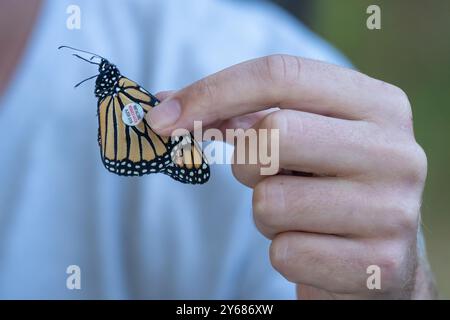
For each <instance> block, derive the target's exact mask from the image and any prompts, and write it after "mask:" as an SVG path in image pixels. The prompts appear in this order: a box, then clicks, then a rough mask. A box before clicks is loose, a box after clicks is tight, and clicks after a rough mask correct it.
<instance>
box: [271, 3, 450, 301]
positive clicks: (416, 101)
mask: <svg viewBox="0 0 450 320" xmlns="http://www.w3.org/2000/svg"><path fill="white" fill-rule="evenodd" d="M275 2H277V3H278V4H280V5H281V6H283V7H285V8H286V9H287V10H289V11H290V12H291V13H292V14H294V15H296V16H298V17H299V18H300V19H301V20H302V21H303V22H305V23H306V24H307V25H309V27H311V28H312V29H313V30H314V31H315V32H317V33H318V34H320V35H321V36H323V37H324V38H325V39H327V40H328V41H330V42H331V43H332V44H334V45H335V46H336V47H337V48H338V49H340V50H341V51H342V52H343V53H344V54H345V55H346V56H347V57H348V58H349V59H350V60H351V61H352V63H353V64H354V65H355V66H356V68H358V69H359V70H360V71H362V72H364V73H366V74H368V75H370V76H372V77H375V78H378V79H382V80H384V81H387V82H390V83H393V84H395V85H397V86H399V87H401V88H402V89H403V90H405V91H406V92H407V93H408V95H409V98H410V100H411V104H412V106H413V112H414V125H415V132H416V139H417V141H418V142H419V144H421V145H422V147H423V148H424V149H425V151H426V153H427V156H428V179H427V185H426V188H425V193H424V202H423V205H422V220H423V222H422V223H423V228H424V232H425V237H426V240H427V248H428V255H429V258H430V260H431V265H432V268H433V271H434V272H435V275H436V280H437V283H438V287H439V290H440V294H441V296H442V297H443V298H450V205H449V204H450V143H449V137H450V1H449V0H428V1H425V0H383V1H376V0H339V1H337V0H314V1H313V0H309V1H308V0H304V1H295V0H284V1H283V0H279V1H275ZM371 4H376V5H379V6H380V8H381V27H382V29H381V30H368V29H367V27H366V20H367V17H368V16H369V15H368V14H366V9H367V7H368V6H369V5H371Z"/></svg>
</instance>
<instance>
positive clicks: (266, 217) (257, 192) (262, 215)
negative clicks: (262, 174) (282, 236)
mask: <svg viewBox="0 0 450 320" xmlns="http://www.w3.org/2000/svg"><path fill="white" fill-rule="evenodd" d="M252 204H253V216H254V219H255V222H256V223H257V224H258V225H262V226H263V227H270V226H272V225H274V224H275V223H276V221H277V219H276V214H275V210H274V208H272V205H271V202H270V199H269V192H268V186H267V182H266V181H265V180H263V181H261V182H260V183H258V184H257V185H256V187H255V188H254V190H253V198H252Z"/></svg>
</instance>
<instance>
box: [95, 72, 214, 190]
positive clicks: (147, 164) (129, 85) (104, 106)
mask: <svg viewBox="0 0 450 320" xmlns="http://www.w3.org/2000/svg"><path fill="white" fill-rule="evenodd" d="M130 103H138V104H139V105H140V106H141V107H142V109H143V110H144V112H148V111H149V110H150V109H151V108H153V107H154V106H155V105H157V104H158V103H159V101H158V99H157V98H156V97H154V96H153V95H151V94H150V93H149V92H148V91H146V90H145V89H143V88H142V87H141V86H139V85H138V84H136V83H135V82H134V81H132V80H130V79H128V78H126V77H121V78H120V79H119V85H118V89H117V90H116V93H115V94H114V95H108V96H106V97H104V98H102V99H100V100H99V103H98V121H99V133H98V135H99V138H98V140H99V146H100V153H101V157H102V161H103V164H104V165H105V167H106V168H107V169H108V170H109V171H111V172H113V173H116V174H118V175H124V176H141V175H144V174H149V173H156V172H161V173H165V174H167V175H169V176H170V177H172V178H173V179H175V180H177V181H180V182H183V183H191V184H199V183H204V182H206V181H208V179H209V166H208V164H207V162H206V159H205V157H204V156H203V153H202V151H201V148H200V146H199V145H198V143H197V142H196V141H195V140H194V139H193V137H192V135H190V134H189V135H188V137H189V141H190V143H189V145H190V148H188V144H186V143H185V144H184V145H183V147H181V146H178V145H180V144H181V142H183V141H185V139H184V137H178V138H170V137H161V136H159V135H158V134H157V133H155V132H154V131H153V130H152V129H151V128H150V126H149V124H148V123H147V121H146V120H145V118H144V119H143V120H142V121H141V122H140V123H139V124H138V125H136V126H128V125H126V124H125V123H123V121H122V110H123V108H124V107H125V106H126V105H128V104H130ZM180 149H181V150H183V151H182V152H181V154H182V158H181V159H180V158H179V157H178V156H177V155H178V154H179V153H180V152H179V151H178V150H180ZM188 149H189V150H188ZM185 150H186V151H185ZM172 151H173V152H172ZM189 153H190V157H189V156H188V154H189ZM189 159H192V161H190V160H189ZM174 161H175V162H174ZM189 161H190V162H189Z"/></svg>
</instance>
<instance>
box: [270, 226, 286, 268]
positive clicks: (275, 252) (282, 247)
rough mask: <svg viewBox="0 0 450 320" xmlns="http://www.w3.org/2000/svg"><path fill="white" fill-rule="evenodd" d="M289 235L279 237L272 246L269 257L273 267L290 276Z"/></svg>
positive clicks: (273, 241)
mask: <svg viewBox="0 0 450 320" xmlns="http://www.w3.org/2000/svg"><path fill="white" fill-rule="evenodd" d="M288 249H289V248H288V234H286V233H281V234H279V235H277V236H276V237H275V238H274V239H273V240H272V243H271V244H270V249H269V256H270V262H271V264H272V266H273V267H274V268H275V270H277V271H278V272H280V273H281V274H283V275H284V276H288V274H289V264H290V263H289V254H288Z"/></svg>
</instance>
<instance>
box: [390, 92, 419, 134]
mask: <svg viewBox="0 0 450 320" xmlns="http://www.w3.org/2000/svg"><path fill="white" fill-rule="evenodd" d="M389 87H390V89H391V90H390V91H391V93H392V94H391V97H392V103H393V104H394V106H395V110H396V111H397V112H396V113H397V114H398V118H399V120H400V122H401V126H402V127H404V128H409V129H411V130H412V127H413V114H412V109H411V103H410V101H409V98H408V95H407V94H406V92H405V91H404V90H403V89H401V88H399V87H396V86H394V85H391V84H389Z"/></svg>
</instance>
